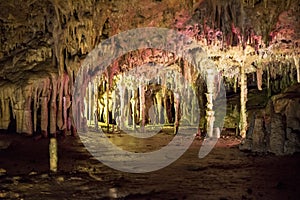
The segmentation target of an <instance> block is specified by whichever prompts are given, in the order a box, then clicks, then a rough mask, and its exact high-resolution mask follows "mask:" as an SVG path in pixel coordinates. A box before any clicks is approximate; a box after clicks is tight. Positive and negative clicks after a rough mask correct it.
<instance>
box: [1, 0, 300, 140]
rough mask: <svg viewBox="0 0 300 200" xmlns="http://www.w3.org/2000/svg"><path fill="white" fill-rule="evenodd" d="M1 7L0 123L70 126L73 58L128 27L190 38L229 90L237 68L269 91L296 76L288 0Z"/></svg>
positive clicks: (297, 26) (37, 129) (294, 11)
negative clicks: (161, 29) (169, 30)
mask: <svg viewBox="0 0 300 200" xmlns="http://www.w3.org/2000/svg"><path fill="white" fill-rule="evenodd" d="M0 8H1V10H2V12H1V13H0V27H1V31H0V39H1V42H0V66H1V68H0V88H1V89H0V105H1V107H0V129H9V128H11V129H14V130H15V131H16V132H18V133H25V134H27V135H32V134H33V133H42V134H43V135H44V136H47V134H48V133H51V134H55V133H56V132H57V131H62V132H65V131H67V130H73V132H75V127H74V122H73V120H72V110H71V103H72V96H71V91H72V88H73V83H74V79H75V76H76V74H77V72H78V71H79V69H80V65H81V62H82V61H83V59H84V58H85V57H86V55H87V54H88V53H89V52H90V51H91V50H92V49H94V47H95V46H96V45H97V44H99V43H100V42H101V41H103V40H104V39H106V38H109V37H110V36H112V35H115V34H117V33H120V32H122V31H126V30H130V29H134V28H137V27H148V26H152V27H153V26H154V27H167V28H173V29H176V30H178V31H179V32H181V33H184V34H186V35H188V36H190V37H193V38H194V39H196V40H197V41H198V42H199V44H201V45H202V46H203V48H204V50H205V51H207V53H208V56H209V57H210V58H211V59H212V60H213V61H214V62H215V64H216V65H217V67H218V69H219V71H220V75H221V76H223V77H224V82H225V85H226V89H227V91H229V92H233V93H236V92H238V91H239V89H240V88H241V84H240V82H241V76H240V75H241V71H240V70H241V69H240V68H241V66H244V67H245V69H244V70H245V73H246V74H248V76H249V75H252V74H253V77H255V78H253V79H250V78H247V79H246V83H247V85H248V86H249V85H253V84H254V85H256V87H257V89H258V91H264V90H267V91H268V97H271V96H272V95H275V94H278V93H280V92H281V91H283V90H285V89H286V88H288V87H289V86H290V85H293V84H295V83H296V82H299V81H300V72H299V71H300V69H299V53H300V48H299V41H300V40H299V38H300V31H299V30H300V23H299V21H300V15H299V13H300V12H299V11H300V5H299V2H298V1H297V0H288V1H283V0H282V1H280V0H230V1H225V0H199V1H195V0H190V1H178V0H177V1H174V0H161V1H158V0H145V1H138V0H132V1H121V0H114V1H109V0H101V1H100V0H88V1H75V0H74V1H63V0H48V1H42V0H26V1H21V0H19V1H17V0H15V1H13V0H8V1H5V2H2V3H1V5H0ZM146 51H147V50H141V51H137V52H135V53H133V54H131V55H127V56H125V59H123V60H122V59H120V60H119V61H118V62H116V63H115V64H114V65H112V69H116V70H115V71H118V72H123V71H125V69H123V68H122V66H123V67H124V66H125V68H127V69H128V68H130V67H133V66H135V65H138V64H139V60H138V59H134V58H133V57H134V56H137V57H139V58H144V57H143V55H147V52H146ZM134 54H136V55H134ZM154 54H157V55H159V56H160V57H163V58H161V59H166V60H168V59H169V58H168V56H170V55H166V54H164V53H161V52H160V51H159V50H158V51H156V52H152V55H151V56H154V57H155V55H154ZM159 56H158V57H159ZM145 59H147V56H146V58H145ZM172 59H173V58H172ZM172 59H171V58H170V59H169V60H172ZM176 59H178V58H176ZM176 59H175V60H176ZM129 60H131V61H132V60H133V63H134V64H130V62H129ZM135 61H136V62H135ZM131 63H132V62H131ZM114 67H115V68H114ZM112 71H114V70H112ZM114 75H115V74H113V73H111V74H110V75H109V76H110V77H109V79H112V77H113V76H114ZM257 94H258V95H260V94H259V92H258V93H257ZM246 95H247V93H246ZM249 118H251V116H248V121H249ZM228 126H229V125H228ZM235 126H236V124H235ZM72 127H73V129H72Z"/></svg>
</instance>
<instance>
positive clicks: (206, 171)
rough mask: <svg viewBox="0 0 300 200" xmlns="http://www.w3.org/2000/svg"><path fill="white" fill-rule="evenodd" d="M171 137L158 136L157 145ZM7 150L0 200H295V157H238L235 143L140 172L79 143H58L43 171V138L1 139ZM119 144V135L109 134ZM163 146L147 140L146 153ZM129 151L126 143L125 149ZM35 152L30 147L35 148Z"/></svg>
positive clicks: (123, 140) (229, 140) (122, 141)
mask: <svg viewBox="0 0 300 200" xmlns="http://www.w3.org/2000/svg"><path fill="white" fill-rule="evenodd" d="M171 135H172V134H171V133H168V132H165V133H159V135H158V136H157V140H159V141H165V139H164V138H168V137H170V136H171ZM3 137H5V138H10V139H11V141H12V145H11V146H10V147H9V148H8V149H5V150H1V151H0V157H1V160H0V167H1V168H3V169H5V171H6V172H3V173H1V174H0V198H1V199H297V198H298V197H299V195H300V193H299V190H298V189H297V188H298V185H299V184H300V177H299V173H298V171H297V170H298V167H299V164H300V157H299V154H295V155H292V156H284V157H276V156H273V155H257V154H253V153H246V152H241V151H239V149H238V146H237V145H238V144H239V142H240V139H237V138H234V137H229V136H222V137H221V138H220V139H219V141H218V143H217V145H216V146H215V148H214V149H213V151H212V152H211V153H210V154H209V155H208V156H206V157H205V158H203V159H199V158H198V157H197V155H198V151H199V148H200V146H201V143H202V140H198V139H195V141H194V142H193V144H192V145H191V147H190V148H189V149H188V151H187V152H186V153H185V154H184V155H183V156H182V157H181V158H179V159H178V160H177V161H176V162H174V163H173V164H171V165H170V166H168V167H166V168H163V169H161V170H159V171H155V172H151V173H145V174H130V173H123V172H119V171H116V170H113V169H110V168H108V167H107V166H104V165H103V164H101V163H100V162H99V161H97V160H95V159H94V158H93V157H92V156H91V155H90V154H89V153H88V151H87V150H86V148H85V147H84V146H83V144H82V143H81V141H80V140H79V139H78V138H75V137H71V138H68V139H64V138H58V147H59V148H58V149H59V164H58V165H59V167H58V168H59V170H58V173H56V174H53V173H49V172H48V166H49V164H48V151H47V145H46V144H48V142H49V141H48V139H42V140H39V141H36V140H34V139H33V138H32V137H27V138H23V137H21V136H19V135H16V134H8V135H7V134H5V135H4V134H1V135H0V138H1V139H2V138H3ZM110 137H111V138H112V139H113V140H114V141H115V142H116V143H117V144H118V145H121V146H123V147H126V146H127V148H132V147H128V144H130V141H128V138H127V137H126V136H125V135H124V134H123V133H121V134H110ZM153 145H154V146H155V148H156V147H157V146H164V145H165V144H164V142H152V145H151V143H150V144H149V145H147V146H144V147H138V148H137V149H136V150H139V151H145V149H146V150H147V149H151V148H153ZM129 146H130V145H129ZM33 147H34V148H33Z"/></svg>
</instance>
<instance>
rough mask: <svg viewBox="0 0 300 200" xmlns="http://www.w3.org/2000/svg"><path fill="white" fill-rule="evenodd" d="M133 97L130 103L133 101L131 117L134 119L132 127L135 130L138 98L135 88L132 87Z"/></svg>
mask: <svg viewBox="0 0 300 200" xmlns="http://www.w3.org/2000/svg"><path fill="white" fill-rule="evenodd" d="M131 92H132V93H131V95H132V96H131V99H130V103H131V119H132V128H133V130H136V117H135V114H136V112H137V104H136V100H137V99H136V98H137V94H136V91H135V89H132V91H131Z"/></svg>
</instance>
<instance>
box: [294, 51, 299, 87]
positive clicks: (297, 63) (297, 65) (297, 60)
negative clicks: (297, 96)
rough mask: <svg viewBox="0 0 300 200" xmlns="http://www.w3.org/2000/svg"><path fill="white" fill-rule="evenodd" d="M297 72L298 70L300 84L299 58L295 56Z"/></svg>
mask: <svg viewBox="0 0 300 200" xmlns="http://www.w3.org/2000/svg"><path fill="white" fill-rule="evenodd" d="M293 58H294V62H295V66H296V70H297V82H298V83H300V64H299V57H298V56H295V55H294V56H293Z"/></svg>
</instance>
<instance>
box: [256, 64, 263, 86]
mask: <svg viewBox="0 0 300 200" xmlns="http://www.w3.org/2000/svg"><path fill="white" fill-rule="evenodd" d="M263 73H264V72H263V70H262V66H261V63H258V67H257V69H256V79H257V89H258V90H262V78H263V77H262V76H263Z"/></svg>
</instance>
